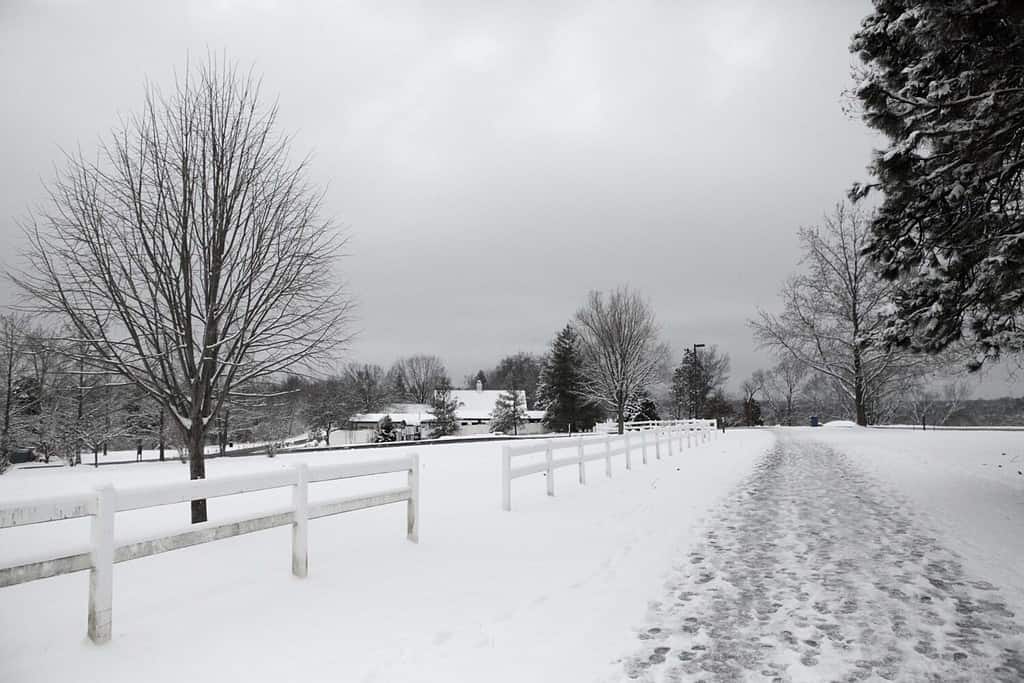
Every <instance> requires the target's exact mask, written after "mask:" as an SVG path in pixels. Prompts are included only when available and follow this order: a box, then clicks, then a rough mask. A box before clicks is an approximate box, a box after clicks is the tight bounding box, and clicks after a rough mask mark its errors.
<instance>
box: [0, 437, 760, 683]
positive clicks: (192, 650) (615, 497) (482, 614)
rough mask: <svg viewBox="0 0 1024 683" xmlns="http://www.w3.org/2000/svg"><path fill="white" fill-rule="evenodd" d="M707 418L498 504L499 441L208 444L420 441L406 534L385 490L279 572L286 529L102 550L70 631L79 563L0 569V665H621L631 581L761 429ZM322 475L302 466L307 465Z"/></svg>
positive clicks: (520, 673) (8, 482) (79, 541)
mask: <svg viewBox="0 0 1024 683" xmlns="http://www.w3.org/2000/svg"><path fill="white" fill-rule="evenodd" d="M772 443H773V437H772V435H771V434H770V433H769V432H766V431H735V432H729V433H728V434H727V435H726V436H725V438H721V439H716V440H714V441H712V442H711V443H710V444H708V445H704V446H701V447H699V448H694V449H690V450H686V451H684V452H683V453H682V454H681V455H677V456H674V457H672V458H666V459H662V460H660V461H658V460H654V459H653V457H652V458H651V462H650V464H649V465H647V466H643V465H640V464H639V459H635V460H634V469H633V471H631V472H626V471H624V469H623V459H622V458H621V457H618V458H616V459H615V468H614V471H615V473H614V477H613V478H612V479H606V478H605V477H604V474H603V468H604V464H603V463H602V462H600V461H598V462H592V463H589V464H588V482H589V483H588V485H587V486H585V487H583V486H579V485H578V484H577V483H576V471H575V468H565V469H562V470H558V471H557V472H556V475H555V476H556V477H557V497H555V498H548V497H547V496H546V495H545V483H544V479H543V475H541V474H538V475H533V476H529V477H526V478H524V479H519V480H516V481H515V482H513V485H512V486H513V492H512V495H513V500H514V511H513V512H511V513H505V512H502V511H501V510H500V472H499V468H500V452H501V444H500V443H496V444H487V443H483V444H482V443H472V444H458V443H452V444H451V445H446V446H432V447H425V448H421V449H419V450H418V451H417V449H416V447H415V446H410V447H409V448H400V449H386V450H382V451H379V452H377V453H366V452H362V453H356V452H351V451H349V452H343V453H334V454H331V453H304V454H296V455H290V456H279V457H278V458H275V459H268V458H265V457H251V458H232V459H223V460H212V461H210V462H209V463H208V476H209V477H217V476H226V475H228V474H234V473H242V472H252V471H257V470H264V469H273V468H279V467H285V466H288V465H289V464H291V463H294V462H298V461H303V462H308V463H310V464H311V465H315V464H321V463H327V462H337V461H339V459H340V458H344V459H345V460H346V461H356V460H367V459H375V458H391V457H395V456H398V455H400V454H402V453H407V452H413V451H416V452H419V453H420V456H421V459H422V461H421V462H422V465H421V467H422V470H421V492H422V503H421V519H420V543H419V545H414V544H411V543H409V542H407V541H406V540H405V533H404V523H405V509H404V505H393V506H388V507H385V508H378V509H374V510H366V511H361V512H356V513H352V514H346V515H341V516H337V517H332V518H326V519H322V520H314V521H313V522H311V523H310V539H309V552H310V574H309V577H308V578H307V579H304V580H300V579H295V578H293V577H292V576H291V574H290V541H289V539H290V536H289V530H288V529H287V528H280V529H273V530H270V531H264V532H260V533H256V534H251V535H248V536H242V537H239V538H233V539H228V540H225V541H218V542H215V543H210V544H206V545H202V546H198V547H194V548H188V549H185V550H179V551H174V552H171V553H166V554H163V555H157V556H154V557H150V558H146V559H142V560H137V561H133V562H128V563H123V564H119V565H116V566H115V569H114V616H113V640H112V642H111V643H109V644H108V645H105V646H102V647H97V646H94V645H92V644H91V643H89V642H88V641H87V639H86V637H85V630H86V629H85V614H86V610H85V607H86V600H87V595H88V576H87V573H85V572H80V573H78V574H73V575H70V576H62V577H56V578H52V579H46V580H43V581H36V582H32V583H28V584H24V585H20V586H14V587H10V588H4V589H0V634H2V637H0V681H4V682H5V683H6V682H7V681H11V682H15V681H55V680H75V679H78V680H81V679H83V678H84V679H86V680H97V681H105V682H115V681H137V680H145V681H181V680H196V681H206V680H246V681H274V682H275V683H278V682H280V681H292V680H303V681H322V680H331V681H348V680H353V681H434V680H453V681H475V680H488V681H590V680H595V679H602V678H609V677H611V678H616V677H618V676H620V675H621V671H622V669H621V662H620V661H619V660H620V659H621V658H622V657H623V656H624V655H627V654H629V653H630V652H632V651H633V649H634V647H635V643H636V637H637V636H636V631H637V628H638V626H639V625H640V624H642V623H643V621H644V618H645V612H646V610H647V606H648V601H649V600H650V599H651V598H652V597H653V596H656V595H657V594H658V593H659V592H660V590H661V589H662V584H663V582H664V578H665V576H666V575H667V573H668V572H669V570H670V568H671V567H672V565H673V563H674V562H675V561H676V560H677V559H678V558H679V557H680V556H681V555H682V554H683V553H685V550H686V548H688V547H689V546H690V545H691V543H692V542H693V541H694V540H696V533H697V531H698V529H699V523H700V522H701V519H702V516H703V515H704V514H705V513H706V512H707V511H708V510H709V509H710V508H712V507H713V506H714V504H715V503H716V502H717V501H719V500H720V499H721V498H722V497H723V496H724V495H725V494H726V493H727V492H728V491H730V490H731V489H732V488H733V487H734V486H735V485H737V484H738V483H739V482H740V481H741V480H742V479H743V478H744V477H745V476H747V475H748V474H749V473H750V472H751V471H752V469H753V467H754V464H755V463H756V462H757V461H758V460H759V459H760V457H761V456H762V455H763V454H764V452H765V451H766V450H767V449H768V448H769V447H770V446H771V445H772ZM402 476H403V475H385V476H382V477H373V478H368V479H363V480H358V481H349V482H340V483H330V484H323V485H322V486H323V487H324V488H323V489H322V490H321V491H322V492H321V493H319V494H317V493H316V489H315V488H314V489H311V501H315V500H316V499H317V496H318V495H319V496H328V495H331V496H333V495H336V494H338V493H348V492H356V491H360V490H364V491H365V490H369V489H380V488H390V487H393V486H399V485H402ZM185 477H187V466H186V465H183V464H181V463H178V462H176V461H173V462H165V463H143V464H131V465H118V466H108V467H103V468H99V469H95V470H94V469H92V468H87V467H82V468H76V469H57V470H51V469H46V470H17V471H14V472H11V473H9V474H7V475H4V476H3V477H0V500H3V501H5V502H7V501H10V500H14V499H19V498H28V497H32V496H38V495H48V494H57V493H69V492H74V491H82V490H88V489H89V488H91V487H92V486H94V485H96V484H97V483H100V482H105V481H113V483H114V484H115V485H116V486H119V487H127V486H135V485H142V484H154V483H158V482H163V481H176V480H180V479H184V478H185ZM314 486H321V485H314ZM288 496H289V492H288V491H287V490H283V489H282V490H278V491H272V492H261V493H255V494H245V495H243V496H236V497H232V498H219V499H212V500H211V501H210V516H211V519H213V520H215V519H218V518H224V517H228V516H231V515H236V514H240V513H246V512H251V511H257V510H265V509H269V508H272V507H276V506H277V505H285V504H287V502H288ZM186 522H187V506H186V505H178V506H170V507H166V508H160V509H156V510H144V511H137V512H129V513H121V514H119V515H118V517H117V522H116V524H117V535H118V539H119V541H122V540H126V539H129V538H132V537H134V536H138V535H141V534H145V533H151V532H154V531H163V530H168V531H170V530H174V529H177V528H180V527H181V526H183V525H184V524H185V523H186ZM87 539H88V521H87V520H72V521H68V522H60V523H55V524H47V525H38V526H33V527H25V528H20V529H10V530H5V531H0V562H2V563H8V562H10V561H16V560H18V559H20V558H23V557H25V555H26V554H28V555H34V554H36V553H39V552H45V551H48V550H56V549H61V550H66V549H68V548H69V547H70V546H74V547H81V546H83V545H84V544H85V543H86V541H87Z"/></svg>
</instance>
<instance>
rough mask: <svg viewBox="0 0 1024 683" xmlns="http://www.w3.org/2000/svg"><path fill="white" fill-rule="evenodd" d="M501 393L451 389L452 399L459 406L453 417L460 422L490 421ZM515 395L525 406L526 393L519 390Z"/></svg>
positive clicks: (490, 390)
mask: <svg viewBox="0 0 1024 683" xmlns="http://www.w3.org/2000/svg"><path fill="white" fill-rule="evenodd" d="M503 393H505V392H504V390H500V389H483V390H480V391H478V390H476V389H452V399H453V400H456V401H458V402H459V403H460V404H461V405H460V406H459V408H458V410H456V411H455V415H456V416H457V417H458V419H460V420H490V419H491V413H492V412H493V411H494V404H495V403H496V402H497V401H498V397H499V396H501V395H502V394H503ZM516 393H517V394H518V395H519V400H520V401H522V402H523V406H526V392H525V391H523V390H522V389H520V390H519V391H517V392H516Z"/></svg>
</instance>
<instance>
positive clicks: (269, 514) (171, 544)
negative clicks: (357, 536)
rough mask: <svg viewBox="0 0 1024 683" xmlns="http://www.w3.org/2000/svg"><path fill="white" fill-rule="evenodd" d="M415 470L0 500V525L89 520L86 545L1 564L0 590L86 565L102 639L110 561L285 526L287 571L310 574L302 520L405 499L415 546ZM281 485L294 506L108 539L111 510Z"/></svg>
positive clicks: (391, 463) (314, 471)
mask: <svg viewBox="0 0 1024 683" xmlns="http://www.w3.org/2000/svg"><path fill="white" fill-rule="evenodd" d="M419 470H420V461H419V456H418V455H417V454H415V453H413V454H411V455H408V456H405V457H402V458H393V459H389V460H378V461H375V462H366V463H346V464H339V465H324V466H319V467H312V468H311V467H309V466H308V465H306V464H304V463H299V464H296V465H294V466H293V467H290V468H288V469H286V470H281V471H274V472H262V473H255V474H246V475H239V476H234V477H223V478H217V479H197V480H194V481H183V482H176V483H173V484H163V485H159V486H147V487H138V488H131V489H115V488H113V487H112V486H109V485H108V486H103V487H100V488H97V489H96V490H95V491H94V492H92V493H88V494H79V495H71V496H54V497H51V498H46V499H42V500H34V501H29V502H25V503H13V504H4V505H0V529H5V528H11V527H18V526H25V525H29V524H45V523H48V522H56V521H60V520H65V519H75V518H78V517H91V518H92V525H91V527H90V541H89V545H88V546H86V547H83V548H75V549H71V550H70V551H68V552H66V553H65V554H63V555H60V556H57V557H50V556H47V557H43V558H39V559H34V560H31V561H29V562H23V563H21V564H17V565H12V566H0V588H3V587H5V586H14V585H17V584H19V583H25V582H28V581H35V580H37V579H45V578H48V577H51V576H59V575H61V574H69V573H71V572H77V571H84V570H86V569H88V570H89V626H88V635H89V638H90V639H91V640H92V641H93V642H95V643H104V642H107V641H108V640H110V634H111V605H112V602H113V565H114V564H115V563H117V562H127V561H129V560H137V559H139V558H142V557H149V556H150V555H156V554H159V553H164V552H167V551H169V550H177V549H179V548H187V547H189V546H193V545H199V544H202V543H210V542H211V541H218V540H221V539H224V538H231V537H233V536H240V535H242V534H248V533H252V532H255V531H262V530H264V529H272V528H274V527H279V526H286V525H288V524H291V526H292V574H294V575H295V576H298V577H300V578H303V577H305V576H306V575H307V574H308V571H309V562H308V525H309V520H311V519H318V518H320V517H327V516H329V515H338V514H342V513H345V512H352V511H354V510H364V509H366V508H372V507H377V506H381V505H390V504H391V503H401V502H404V503H406V537H407V538H408V539H409V540H410V541H412V542H413V543H417V542H419V502H420V493H419ZM396 472H406V473H408V481H407V485H406V486H403V487H401V488H396V489H390V490H384V491H376V492H373V493H367V494H361V495H356V496H348V497H343V498H335V499H333V500H328V501H323V502H318V503H315V504H310V503H309V485H310V484H311V483H316V482H324V481H336V480H340V479H352V478H355V477H367V476H373V475H377V474H389V473H396ZM284 487H291V488H292V503H291V505H289V506H287V507H284V508H281V509H277V510H268V511H264V512H261V513H258V514H256V515H248V516H243V517H238V518H234V519H228V520H218V521H214V522H204V523H202V524H194V525H192V526H190V527H188V528H187V529H184V530H182V531H178V532H175V533H171V534H161V535H157V536H152V537H149V538H142V539H136V540H133V541H131V542H127V543H122V544H120V545H117V544H115V541H114V515H115V513H117V512H126V511H129V510H140V509H144V508H153V507H159V506H162V505H173V504H175V503H185V502H188V501H191V500H194V499H197V498H216V497H220V496H233V495H237V494H241V493H249V492H253V491H266V490H269V489H277V488H284Z"/></svg>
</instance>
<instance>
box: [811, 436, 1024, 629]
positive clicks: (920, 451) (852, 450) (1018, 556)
mask: <svg viewBox="0 0 1024 683" xmlns="http://www.w3.org/2000/svg"><path fill="white" fill-rule="evenodd" d="M794 431H796V432H798V433H801V434H803V435H806V436H810V437H812V438H813V439H815V440H818V441H821V442H822V443H826V444H828V445H830V446H832V447H834V448H836V449H837V450H840V451H842V452H844V453H847V454H848V455H850V456H851V458H852V459H853V461H854V462H855V463H856V464H857V465H859V466H860V467H861V468H863V469H864V470H866V471H867V472H869V473H870V474H872V475H874V476H875V477H876V478H877V479H879V480H881V481H882V482H884V483H885V484H886V485H887V486H889V487H891V488H893V489H894V490H895V491H896V492H898V493H899V494H900V495H902V496H903V497H904V498H905V499H906V502H907V503H908V504H909V505H912V506H914V507H915V508H917V509H918V510H919V511H921V512H923V513H924V514H925V520H924V521H925V522H926V523H927V524H929V526H930V527H931V529H932V531H933V532H934V533H935V534H936V535H938V536H939V537H940V538H941V539H943V540H944V541H945V544H946V545H947V546H948V547H949V548H951V549H952V550H954V551H956V552H957V553H958V554H959V555H960V556H961V557H962V558H963V561H964V565H965V567H966V569H968V570H969V571H970V572H971V573H972V574H975V575H976V576H979V577H981V578H984V579H987V580H989V581H991V582H992V583H994V584H996V585H998V586H999V587H1000V588H1001V589H1002V590H1003V592H1004V593H1005V598H1006V599H1007V602H1008V603H1009V604H1010V606H1011V607H1012V609H1013V611H1015V612H1016V613H1017V614H1018V615H1021V616H1022V617H1024V433H1022V432H1019V431H974V430H970V431H953V430H948V431H920V430H917V431H913V430H896V429H884V430H879V429H862V428H856V429H849V430H846V429H840V430H813V429H811V428H810V427H805V428H797V429H795V430H794Z"/></svg>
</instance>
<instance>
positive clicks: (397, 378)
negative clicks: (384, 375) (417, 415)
mask: <svg viewBox="0 0 1024 683" xmlns="http://www.w3.org/2000/svg"><path fill="white" fill-rule="evenodd" d="M390 380H391V382H392V384H393V387H394V389H395V393H396V394H397V395H398V398H401V399H408V400H410V401H412V402H413V403H430V402H431V401H433V399H434V390H435V389H437V388H438V387H440V386H441V385H442V384H444V383H449V384H450V380H449V379H448V371H447V370H446V369H445V367H444V361H442V360H441V359H440V358H438V357H437V356H428V355H423V354H420V355H416V356H410V357H408V358H400V359H399V360H397V361H395V364H394V365H393V366H391V371H390Z"/></svg>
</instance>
